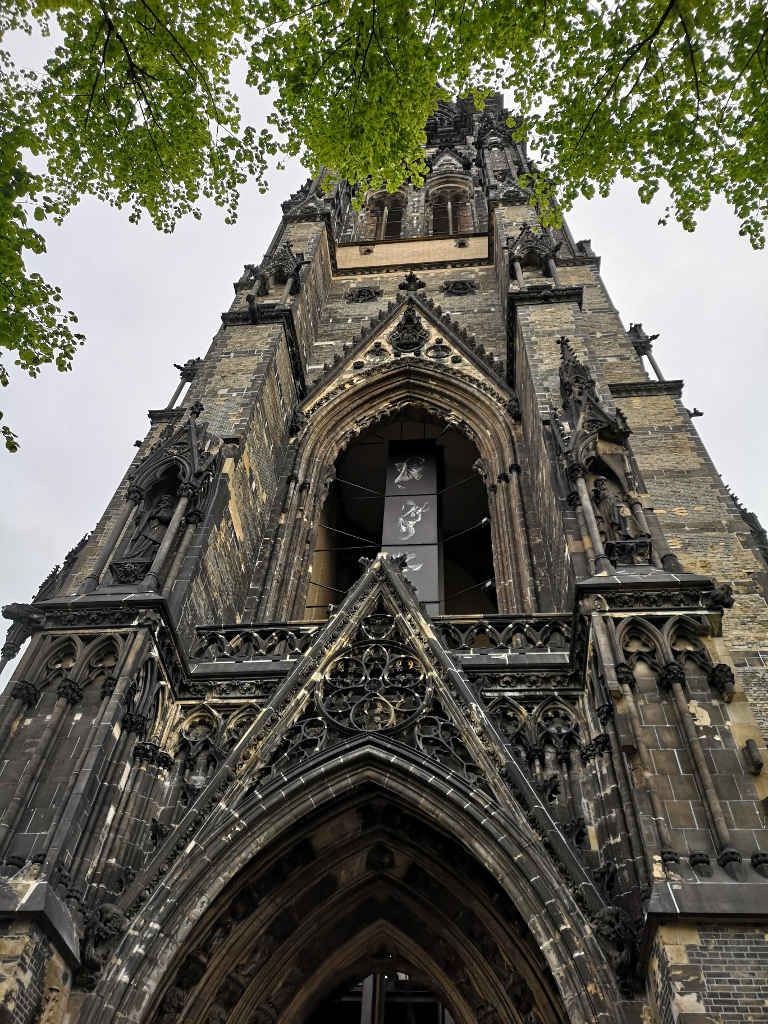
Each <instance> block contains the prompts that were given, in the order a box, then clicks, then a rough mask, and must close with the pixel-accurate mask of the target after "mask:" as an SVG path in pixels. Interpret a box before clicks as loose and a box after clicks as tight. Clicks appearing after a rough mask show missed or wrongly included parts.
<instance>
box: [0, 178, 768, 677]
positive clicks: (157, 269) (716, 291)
mask: <svg viewBox="0 0 768 1024" xmlns="http://www.w3.org/2000/svg"><path fill="white" fill-rule="evenodd" d="M305 178H306V174H305V173H304V171H303V170H302V169H301V168H300V167H298V166H297V165H293V166H290V167H289V168H288V169H287V170H286V171H285V172H281V173H275V174H274V175H273V179H272V181H273V188H272V192H271V193H270V194H269V195H267V196H260V195H259V194H258V192H257V190H256V189H255V188H251V189H248V188H246V189H245V190H244V193H243V201H242V207H241V213H240V218H239V221H238V223H237V224H236V225H235V226H227V225H225V224H224V220H223V215H222V213H221V212H220V211H217V210H215V209H214V210H211V211H209V212H208V213H207V215H206V216H205V217H204V218H203V220H202V222H198V221H194V220H192V219H189V220H188V221H186V222H184V223H182V224H181V225H180V226H179V227H178V228H177V229H176V231H175V232H174V233H173V234H172V235H162V234H160V233H158V232H157V231H155V230H154V229H153V228H152V227H151V225H149V224H148V223H147V224H142V225H139V226H135V225H131V224H129V223H128V220H127V216H126V215H125V214H124V213H121V212H119V211H116V210H113V209H111V208H110V207H107V206H102V205H100V204H97V203H95V202H92V201H88V202H84V203H82V204H81V206H80V207H79V208H78V209H77V210H76V211H75V212H74V213H73V214H72V215H71V216H70V217H69V218H68V220H67V221H66V223H65V224H64V225H63V226H62V227H61V228H59V229H56V228H49V229H48V230H47V238H48V248H49V252H48V254H47V256H46V257H44V258H43V259H41V260H40V261H39V263H38V264H37V265H38V266H39V269H41V271H42V272H43V273H44V274H45V275H46V277H47V278H48V280H50V281H52V282H55V283H57V284H59V285H60V286H61V287H62V289H63V292H64V296H65V301H66V303H67V306H68V307H70V308H72V309H74V310H75V311H76V312H77V313H78V315H79V317H80V328H81V329H82V331H83V332H84V333H85V334H86V336H87V343H86V345H85V347H83V348H82V349H81V350H80V352H79V354H78V355H77V357H76V360H75V364H74V369H73V371H72V372H71V373H68V374H60V373H57V372H56V371H55V370H54V369H52V368H47V369H46V370H44V371H43V373H42V375H41V377H40V378H39V379H38V380H36V381H30V380H27V379H25V378H22V377H20V376H18V375H17V376H16V377H15V378H14V380H13V382H12V385H11V386H10V387H8V388H7V389H5V390H4V391H2V393H0V408H2V409H3V411H4V413H5V419H4V422H6V423H7V424H8V425H9V426H10V427H11V428H12V429H14V430H15V431H17V433H18V434H19V437H20V441H21V448H20V450H19V452H18V453H17V454H15V455H11V454H9V453H7V452H6V451H5V450H4V449H2V450H1V451H0V480H1V481H2V488H3V501H2V503H1V504H0V570H1V571H0V605H2V604H6V603H8V602H10V601H28V600H29V599H30V598H31V597H32V595H33V593H34V592H35V590H36V589H37V587H38V585H39V584H40V582H41V580H42V579H43V578H44V577H45V576H46V575H47V573H48V572H49V570H50V569H51V567H52V566H53V565H54V564H55V563H57V562H61V560H62V559H63V557H64V555H65V554H66V552H67V551H68V550H69V548H71V547H72V546H73V545H74V544H75V543H76V542H77V541H78V540H79V539H80V537H81V536H82V535H83V534H84V533H85V532H86V531H87V530H90V529H92V528H93V526H94V525H95V523H96V521H97V520H98V518H99V516H100V514H101V512H102V510H103V508H104V506H105V505H106V503H107V501H108V500H109V498H110V495H111V494H112V492H113V490H114V488H115V486H116V484H117V483H118V481H119V479H120V477H121V475H122V473H123V472H124V469H125V467H126V466H127V464H128V462H129V461H130V460H131V458H132V457H133V454H134V448H133V442H134V440H135V439H137V438H141V437H143V436H144V434H145V432H146V429H147V426H148V420H147V415H146V411H147V409H148V408H157V407H162V406H163V405H165V404H166V403H167V401H168V399H169V397H170V394H171V392H172V391H173V388H174V387H175V385H176V382H177V381H178V373H177V371H176V370H175V369H174V368H173V365H172V364H173V363H174V362H176V363H181V362H183V361H184V360H186V359H189V358H190V357H192V356H199V355H204V353H205V351H206V350H207V348H208V345H209V343H210V340H211V337H212V335H213V334H214V333H215V331H216V329H217V326H218V324H219V322H220V314H221V313H222V311H224V310H225V309H227V308H228V306H229V304H230V302H231V299H232V295H233V291H232V282H233V281H235V280H236V279H237V278H238V277H239V276H240V274H241V272H242V267H243V264H244V263H258V262H259V261H260V259H261V257H262V254H263V252H264V250H265V248H266V246H267V245H268V243H269V240H270V238H271V236H272V234H273V232H274V230H275V227H276V226H277V224H278V222H279V219H280V207H279V204H280V201H281V200H282V199H285V198H287V196H288V194H289V193H290V192H291V191H294V190H295V189H296V188H297V187H298V186H299V185H300V184H301V183H302V182H303V181H304V180H305ZM660 209H661V204H660V205H659V208H656V209H654V208H649V207H647V206H642V205H641V204H640V202H639V200H638V199H637V198H636V196H635V194H634V191H633V188H632V187H631V186H629V185H623V186H620V187H618V188H617V189H616V190H615V191H614V193H613V195H612V196H611V197H610V198H609V199H607V200H593V201H591V202H589V203H587V202H583V203H580V204H579V205H578V207H577V208H575V209H574V210H573V212H572V213H571V214H570V216H569V217H568V221H569V224H570V226H571V229H572V230H573V233H574V235H575V237H576V238H577V239H580V238H591V239H592V245H593V248H594V250H595V252H596V253H597V254H598V255H600V256H601V257H602V261H603V262H602V273H603V278H604V280H605V282H606V285H607V287H608V289H609V291H610V293H611V296H612V298H613V301H614V303H615V304H616V306H617V307H618V309H619V312H620V313H621V316H622V318H623V320H624V324H625V327H628V326H629V324H630V322H634V321H641V322H642V323H643V325H644V327H645V329H646V330H647V331H648V333H649V334H650V333H657V332H658V333H660V335H661V337H660V338H659V340H658V341H657V342H656V345H655V354H656V357H657V359H658V362H659V363H660V364H661V368H662V371H663V372H664V375H665V376H666V377H667V378H670V379H671V378H678V377H680V378H683V379H684V380H685V389H684V392H683V399H684V401H685V403H686V405H687V406H688V407H689V408H693V407H694V406H697V407H698V408H700V409H701V410H702V411H703V412H704V416H703V417H702V418H701V419H696V420H695V421H694V422H695V424H696V426H697V427H698V429H699V430H700V432H701V434H702V437H703V439H704V442H705V444H706V445H707V447H708V448H709V451H710V453H711V455H712V457H713V458H714V460H715V464H716V465H717V466H718V469H719V470H720V473H721V474H722V476H723V479H724V480H725V481H726V482H727V483H728V484H730V486H731V487H732V488H733V490H734V491H735V492H736V493H737V494H738V495H740V497H741V498H742V500H743V501H744V502H745V504H746V505H747V506H748V507H749V508H750V509H752V510H753V511H755V512H757V513H758V514H759V515H760V517H761V518H762V520H763V523H766V524H768V479H767V478H766V476H765V474H764V472H763V458H764V454H763V451H762V443H763V442H764V438H765V411H766V404H767V403H768V399H767V398H766V385H765V380H766V367H767V365H768V354H767V353H766V341H768V326H767V325H768V253H766V252H759V253H756V252H754V251H753V250H752V249H751V248H750V247H749V245H748V243H747V242H746V241H745V240H744V239H742V238H740V237H739V235H738V228H737V222H736V220H735V218H734V217H733V216H732V214H731V213H730V212H729V211H728V210H727V209H726V208H725V207H724V206H723V205H719V204H717V205H715V206H713V208H712V209H711V210H709V211H708V212H707V213H706V214H704V215H703V216H702V217H701V218H700V225H699V227H698V229H697V231H696V232H695V234H687V233H685V232H684V231H682V230H681V229H680V228H678V227H677V226H676V225H671V226H668V227H665V228H661V227H658V226H657V224H656V221H657V219H658V216H659V212H660ZM470 326H471V325H470ZM2 625H3V626H4V625H5V623H4V622H3V623H2ZM3 632H4V630H3V629H2V628H0V636H2V634H3ZM9 675H10V668H9V669H6V672H5V673H4V679H3V682H4V681H5V679H6V678H7V677H8V676H9ZM0 688H1V684H0Z"/></svg>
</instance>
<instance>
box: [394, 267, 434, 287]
mask: <svg viewBox="0 0 768 1024" xmlns="http://www.w3.org/2000/svg"><path fill="white" fill-rule="evenodd" d="M397 287H398V288H399V289H400V291H404V292H417V291H419V289H421V288H426V287H427V286H426V284H425V283H424V281H422V280H421V278H420V277H417V276H416V275H415V274H414V272H413V271H412V270H411V271H410V272H409V273H407V274H406V275H405V280H404V281H401V282H400V284H399V285H398V286H397Z"/></svg>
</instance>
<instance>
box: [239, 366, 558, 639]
mask: <svg viewBox="0 0 768 1024" xmlns="http://www.w3.org/2000/svg"><path fill="white" fill-rule="evenodd" d="M409 408H412V409H414V410H417V411H418V410H424V411H425V412H426V413H428V414H429V415H430V416H433V417H435V418H436V419H438V420H441V421H442V422H444V423H446V424H447V425H449V426H451V427H454V428H455V429H456V430H458V431H460V432H462V433H463V434H465V436H466V437H468V438H469V440H470V441H471V442H472V443H473V444H474V446H475V447H476V448H477V450H478V452H479V453H480V461H479V465H478V470H479V472H480V473H481V476H482V477H483V479H484V480H485V484H486V488H487V492H488V509H489V513H490V518H491V536H492V546H493V559H494V575H495V579H496V594H497V600H498V607H499V611H500V612H502V613H512V612H534V611H538V610H540V609H539V607H538V598H537V594H536V589H535V583H534V577H533V572H532V566H531V555H530V549H529V544H528V533H527V528H526V524H525V518H524V515H523V508H522V498H521V490H520V480H519V473H520V465H519V462H518V456H517V450H518V440H517V438H516V426H515V424H514V422H513V420H512V419H511V417H510V416H509V415H508V413H507V412H506V410H505V408H504V406H503V405H502V401H501V392H499V398H498V399H497V398H496V397H495V396H494V394H493V392H492V389H491V388H490V387H488V388H485V389H483V388H481V387H479V386H478V384H477V383H476V382H475V381H474V380H473V379H472V378H471V377H469V376H466V375H464V374H462V373H459V372H457V371H451V370H449V369H444V368H443V367H440V366H435V365H433V364H432V362H427V361H426V360H424V361H423V362H422V361H421V360H418V359H416V358H409V359H408V360H400V361H395V362H394V363H393V364H392V365H391V366H384V367H381V368H379V369H378V370H377V372H376V374H375V375H373V376H371V377H367V378H361V381H360V383H356V384H352V385H351V386H350V387H348V388H345V389H344V390H342V391H340V392H339V393H338V394H336V395H334V396H333V397H332V398H331V399H330V400H329V401H327V402H325V403H324V404H323V403H319V404H318V405H317V406H316V407H315V409H314V411H313V412H312V413H311V414H310V415H309V420H308V423H307V426H306V427H305V429H304V431H303V433H302V435H301V437H300V440H299V447H298V451H297V453H296V461H295V464H294V466H295V468H294V471H293V473H292V474H291V477H290V481H289V488H288V493H287V495H286V498H285V502H284V506H283V512H284V515H283V526H282V527H281V530H280V531H279V532H278V535H277V538H276V541H275V545H274V547H273V549H272V552H271V555H270V562H269V568H268V571H267V575H266V580H265V585H264V587H263V590H262V597H261V603H260V606H259V617H260V618H262V619H265V620H272V621H284V620H287V619H292V618H298V617H300V616H301V614H302V612H303V609H304V606H305V604H306V588H307V585H308V583H307V566H308V565H309V563H310V558H311V552H312V547H313V544H314V537H315V531H316V530H317V526H318V522H319V516H320V513H321V511H322V507H323V504H324V502H325V499H326V496H327V493H328V487H329V486H330V483H331V481H332V479H333V468H334V465H335V463H336V460H337V458H338V457H339V453H340V452H342V451H343V450H344V449H346V447H347V446H348V445H349V443H350V441H352V440H353V439H354V438H356V437H358V436H359V434H361V433H362V432H363V431H364V430H366V429H367V428H368V427H370V426H372V425H373V424H375V423H378V422H380V421H381V420H382V419H384V418H387V417H390V416H392V415H393V414H396V413H399V412H401V411H403V410H405V409H409Z"/></svg>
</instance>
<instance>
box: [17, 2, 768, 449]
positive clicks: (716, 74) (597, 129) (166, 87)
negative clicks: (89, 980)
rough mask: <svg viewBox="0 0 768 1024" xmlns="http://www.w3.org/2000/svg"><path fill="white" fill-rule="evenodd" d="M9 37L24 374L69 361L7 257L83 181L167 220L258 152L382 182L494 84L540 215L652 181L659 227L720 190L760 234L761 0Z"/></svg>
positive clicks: (400, 176)
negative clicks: (237, 88)
mask: <svg viewBox="0 0 768 1024" xmlns="http://www.w3.org/2000/svg"><path fill="white" fill-rule="evenodd" d="M19 31H21V32H32V31H36V32H41V33H43V35H45V36H47V37H48V39H49V41H50V54H49V58H48V60H47V62H46V63H45V66H44V68H43V70H42V71H41V72H39V73H37V74H35V73H33V72H31V71H29V70H27V69H25V68H23V67H21V68H20V67H17V66H16V64H14V61H13V58H12V56H11V54H10V53H9V52H8V50H7V49H6V50H0V109H1V110H2V114H0V228H2V232H1V234H0V271H1V272H2V276H1V278H0V281H1V283H0V289H1V290H2V294H0V299H2V312H0V346H2V347H4V348H6V349H7V350H10V351H11V352H12V353H13V355H14V358H15V362H16V363H17V365H19V366H20V367H21V368H22V369H23V370H25V371H27V372H29V373H31V374H32V375H35V374H36V373H37V372H38V371H39V368H40V366H41V365H43V364H44V363H49V362H53V363H55V364H56V366H57V367H58V368H59V369H62V370H63V369H68V368H69V366H70V362H71V359H72V356H73V354H74V351H75V349H76V347H77V344H78V343H79V342H80V340H81V339H80V336H79V335H77V334H76V333H75V332H74V322H75V318H74V316H73V314H71V313H67V312H65V311H64V309H63V307H62V297H61V294H60V292H59V291H58V290H57V289H56V288H55V287H53V286H52V285H50V284H48V283H46V282H45V281H44V280H43V279H42V278H41V277H40V276H39V275H37V274H34V273H29V272H28V271H27V270H26V267H25V255H26V254H29V253H39V252H42V251H44V249H45V241H44V238H43V235H42V234H41V231H40V228H41V226H42V222H44V221H46V219H52V220H54V221H57V220H61V218H63V217H64V216H65V215H66V214H67V212H68V211H69V210H70V209H71V208H72V207H73V205H74V204H76V203H77V201H78V200H79V198H80V197H81V196H84V195H93V196H97V197H99V198H101V199H103V200H105V201H106V202H109V203H111V204H113V205H116V206H121V207H127V208H128V210H129V216H130V217H131V219H133V220H137V219H138V218H139V217H140V216H142V215H143V214H146V215H148V216H149V217H150V218H151V220H152V221H153V222H154V223H155V224H156V225H157V227H159V228H160V229H162V230H164V231H171V230H172V229H173V226H174V224H175V222H176V220H177V219H178V218H179V217H181V216H184V215H186V214H189V213H191V214H193V215H194V216H199V215H200V203H201V201H202V200H203V199H209V200H212V201H213V202H215V203H216V204H218V205H219V206H221V207H223V209H224V210H225V212H226V216H227V218H228V219H230V220H232V219H234V217H235V216H236V210H237V202H238V196H239V191H240V188H241V187H242V185H243V184H244V183H245V182H246V181H248V180H255V182H256V183H257V185H258V187H259V188H261V189H262V190H263V189H264V188H265V187H266V172H267V166H268V161H269V159H270V157H271V156H273V155H274V154H276V153H279V152H282V153H285V154H288V155H293V156H297V155H298V156H301V158H302V159H303V161H304V162H305V163H306V164H307V166H308V167H310V168H311V169H312V170H317V169H318V168H319V166H321V165H322V166H325V167H328V168H330V169H331V170H332V171H333V172H334V173H335V174H336V175H337V176H338V177H339V178H343V179H346V180H349V181H350V182H353V183H355V184H361V185H362V184H365V185H366V186H367V185H371V186H372V187H376V188H379V187H386V188H389V189H391V190H394V189H395V188H397V186H398V185H400V184H401V183H402V182H403V181H404V180H405V179H406V178H410V179H411V180H413V181H416V182H418V181H420V180H421V178H422V176H423V174H424V172H425V165H424V161H423V145H424V138H425V137H424V124H425V122H426V120H427V117H428V116H429V115H430V114H431V113H432V112H433V111H434V109H435V106H436V104H437V102H438V100H440V99H449V98H452V97H453V96H456V95H468V94H470V93H472V94H474V95H475V97H476V99H477V101H478V103H479V104H481V103H482V98H483V96H485V95H487V94H488V92H489V91H492V90H496V89H502V90H505V91H508V92H509V93H510V94H511V97H512V106H513V107H514V109H515V114H516V120H515V131H516V132H518V133H519V135H520V136H522V135H525V136H526V137H527V139H528V143H529V146H530V147H531V149H532V150H533V151H534V152H535V153H537V154H538V157H539V163H540V164H541V166H542V167H543V168H545V172H542V173H540V174H538V173H537V174H536V175H534V177H533V179H532V180H531V181H530V182H529V184H530V186H531V188H532V195H533V201H534V202H535V203H536V204H537V206H538V209H539V213H540V217H541V219H542V222H543V223H545V224H546V223H552V222H556V221H557V219H558V216H559V211H560V210H563V209H565V210H567V209H568V208H569V207H570V205H571V204H572V203H573V202H574V200H575V199H576V198H577V197H579V196H586V197H590V196H592V195H594V194H595V192H596V191H599V192H600V193H601V194H603V195H605V194H607V193H608V191H609V189H610V187H611V185H612V184H613V182H614V181H615V180H616V178H617V177H619V176H623V177H626V178H629V179H631V180H633V181H635V182H636V183H637V184H638V190H639V194H640V197H641V199H642V200H643V201H644V202H650V200H651V199H652V198H653V197H654V196H655V195H656V194H657V192H658V191H659V190H660V189H661V188H662V187H664V188H665V190H666V192H668V194H669V196H670V197H671V199H670V206H669V208H668V210H667V213H666V215H665V218H662V219H666V218H667V217H670V216H672V217H675V218H676V219H677V220H678V221H679V222H680V223H681V224H682V225H683V226H684V227H685V228H686V229H689V230H692V229H693V227H694V226H695V218H696V215H697V213H698V212H699V211H701V210H704V209H706V208H707V206H708V204H709V202H710V200H711V197H712V196H713V195H714V194H720V195H722V196H724V197H725V198H726V200H727V201H728V202H729V203H730V204H731V206H732V207H733V209H734V211H735V213H736V215H737V217H738V218H739V222H740V230H741V233H742V234H744V235H746V236H747V237H748V239H749V240H750V242H751V243H752V245H754V246H755V247H756V248H760V247H762V246H763V244H764V224H765V221H766V217H767V215H768V103H767V102H766V101H767V100H768V43H767V42H766V37H767V36H768V19H766V12H765V7H764V4H763V3H751V2H743V0H742V2H737V0H708V2H706V3H703V2H702V3H697V2H695V0H658V2H657V0H623V2H619V0H589V2H584V0H569V2H567V3H564V2H562V0H549V2H547V3H546V4H545V3H544V2H543V0H485V2H483V3H482V4H478V3H475V4H470V3H469V2H468V0H431V2H429V3H425V4H421V3H414V2H412V0H408V2H406V0H314V2H308V3H304V2H303V0H298V2H297V3H290V2H288V0H254V2H253V3H251V4H248V5H244V4H243V3H242V2H241V0H231V2H230V0H185V2H184V3H181V2H179V0H166V2H164V3H162V4H160V3H159V2H158V0H39V2H32V0H6V4H4V5H3V10H2V11H0V37H2V38H3V39H5V40H6V43H5V45H6V46H7V45H8V43H7V40H8V39H11V41H12V40H13V33H14V32H19ZM241 58H243V59H244V60H245V61H246V62H247V81H248V84H249V85H251V86H254V87H255V88H257V89H258V90H259V91H260V92H261V93H264V94H267V93H272V94H273V95H274V96H275V111H274V115H273V116H272V117H271V118H270V121H271V123H270V125H268V126H262V127H261V128H255V127H253V126H248V125H243V123H242V120H241V114H240V110H239V103H238V100H237V98H236V96H235V95H234V94H233V92H232V90H231V87H230V84H229V83H230V78H231V72H232V68H233V63H234V62H235V61H237V60H239V59H241ZM35 224H37V227H35V226H34V225H35ZM7 380H8V378H7V372H6V371H5V370H3V369H2V368H1V367H0V383H2V384H6V383H7ZM2 430H3V431H4V434H5V438H6V444H7V446H8V447H13V446H14V444H15V441H14V438H13V435H12V434H11V432H10V431H9V429H8V428H7V427H5V426H4V427H2Z"/></svg>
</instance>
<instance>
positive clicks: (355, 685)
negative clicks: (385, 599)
mask: <svg viewBox="0 0 768 1024" xmlns="http://www.w3.org/2000/svg"><path fill="white" fill-rule="evenodd" d="M380 618H381V617H380V616H378V617H377V618H376V620H375V621H374V622H373V623H371V624H370V626H369V627H368V628H369V629H370V630H371V631H373V632H374V633H375V632H377V631H379V626H380V622H379V619H380ZM366 631H368V630H366ZM427 695H428V685H427V678H426V672H425V669H424V666H423V665H422V663H421V662H420V661H419V660H418V659H417V658H416V657H415V656H414V655H413V654H412V653H411V652H410V651H408V650H407V649H406V648H404V647H401V646H400V645H399V644H393V643H391V642H386V641H384V642H382V643H371V644H369V645H366V644H355V645H354V646H352V647H351V648H350V649H349V650H347V651H345V653H344V654H342V655H339V656H338V657H337V658H335V659H334V660H333V661H332V662H331V664H330V666H329V667H328V670H327V671H326V673H325V678H324V680H323V684H322V689H321V691H320V692H319V693H318V704H319V706H320V709H321V711H322V712H323V714H324V715H325V716H326V718H328V719H330V721H331V722H333V723H334V725H336V726H338V727H339V728H341V729H343V730H345V731H348V732H384V731H387V732H391V731H393V730H396V729H399V728H403V727H405V726H406V725H408V724H409V723H410V722H412V721H413V720H414V719H415V718H416V717H417V716H418V715H419V714H420V713H421V712H422V711H423V709H424V707H425V705H426V701H427Z"/></svg>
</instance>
